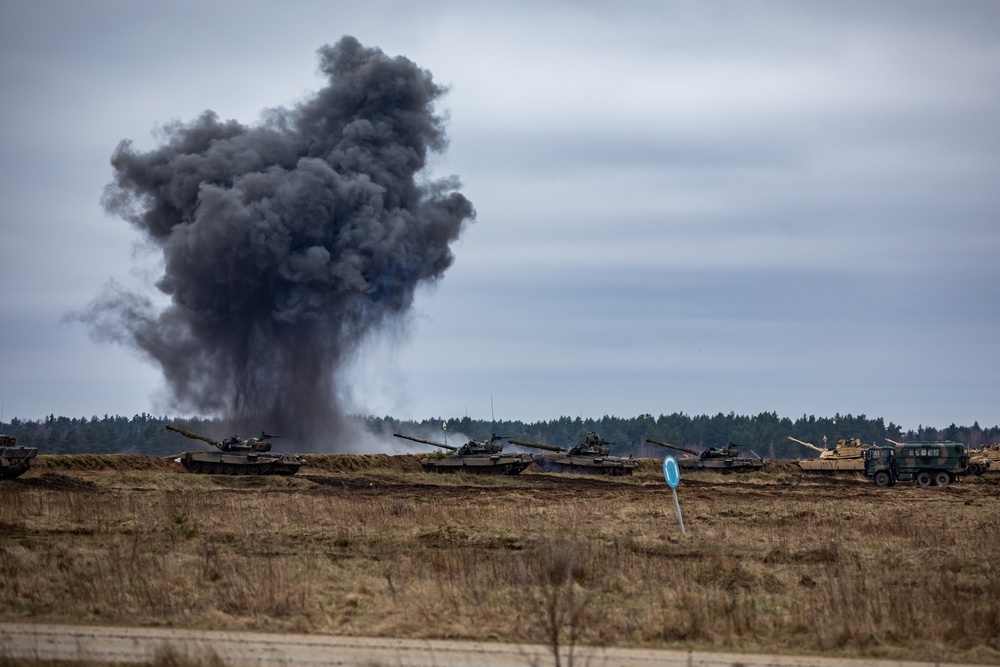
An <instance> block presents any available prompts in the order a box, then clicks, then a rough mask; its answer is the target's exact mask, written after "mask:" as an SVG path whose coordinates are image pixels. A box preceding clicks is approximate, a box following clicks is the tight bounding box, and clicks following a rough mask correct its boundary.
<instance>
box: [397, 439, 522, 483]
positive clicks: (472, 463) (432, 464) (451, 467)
mask: <svg viewBox="0 0 1000 667" xmlns="http://www.w3.org/2000/svg"><path fill="white" fill-rule="evenodd" d="M393 435H394V436H396V437H397V438H403V439H404V440H412V441H413V442H419V443H421V444H424V445H430V446H431V447H439V448H441V449H448V450H451V452H452V453H451V454H445V455H444V456H426V457H424V458H422V459H420V465H421V467H423V469H424V470H426V471H427V472H464V473H470V474H473V475H517V474H519V473H521V472H522V471H523V470H524V469H525V468H527V467H528V466H530V465H531V464H532V463H534V461H535V459H534V457H533V456H531V455H530V454H510V453H504V451H503V443H502V442H500V440H503V438H502V437H500V436H496V435H494V436H493V437H491V438H490V439H489V440H488V441H479V440H469V441H468V442H467V443H465V444H464V445H461V446H460V447H456V446H454V445H446V444H444V443H441V442H434V441H432V440H424V439H423V438H415V437H413V436H412V435H403V434H402V433H393Z"/></svg>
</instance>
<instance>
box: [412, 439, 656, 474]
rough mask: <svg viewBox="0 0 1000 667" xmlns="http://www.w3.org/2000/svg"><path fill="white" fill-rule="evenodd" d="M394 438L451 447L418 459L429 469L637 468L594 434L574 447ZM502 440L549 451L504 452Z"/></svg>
mask: <svg viewBox="0 0 1000 667" xmlns="http://www.w3.org/2000/svg"><path fill="white" fill-rule="evenodd" d="M393 435H395V436H396V437H397V438H403V439H405V440H411V441H413V442H419V443H421V444H425V445H430V446H432V447H440V448H442V449H447V450H450V451H451V452H452V453H451V454H443V455H433V454H432V455H429V456H426V457H424V458H422V459H421V460H420V465H421V466H422V467H423V469H424V470H426V471H428V472H469V473H476V474H486V475H517V474H519V473H521V472H522V471H524V470H525V469H526V468H527V467H528V466H530V465H531V464H532V463H534V464H537V465H538V467H540V468H541V469H542V470H544V471H546V472H568V473H576V474H583V475H612V476H619V475H631V474H632V471H633V470H635V469H636V468H638V467H639V462H638V461H636V460H635V458H634V457H632V456H631V455H629V456H627V457H623V456H612V455H611V446H612V444H613V443H609V442H606V441H605V440H604V439H603V438H601V437H600V436H598V435H597V434H596V433H589V434H587V437H586V439H585V440H584V442H583V443H581V444H579V445H574V446H573V447H556V446H554V445H543V444H541V443H537V442H526V441H524V440H512V439H510V438H508V437H505V436H497V435H494V436H493V437H491V438H490V440H489V441H488V442H487V441H476V440H470V441H469V442H467V443H466V444H464V445H462V446H461V447H455V446H453V445H448V444H445V443H441V442H434V441H432V440H425V439H423V438H417V437H414V436H411V435H404V434H402V433H394V434H393ZM501 440H507V441H508V442H509V443H510V444H512V445H517V446H519V447H528V448H531V449H540V450H544V451H546V452H549V453H548V454H537V455H536V454H523V453H519V452H504V451H503V443H502V442H501Z"/></svg>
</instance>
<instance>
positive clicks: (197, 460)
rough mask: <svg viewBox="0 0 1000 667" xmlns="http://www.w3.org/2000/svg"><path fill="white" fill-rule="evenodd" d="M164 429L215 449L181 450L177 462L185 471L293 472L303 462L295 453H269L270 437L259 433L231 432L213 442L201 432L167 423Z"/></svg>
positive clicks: (230, 472)
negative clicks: (241, 434)
mask: <svg viewBox="0 0 1000 667" xmlns="http://www.w3.org/2000/svg"><path fill="white" fill-rule="evenodd" d="M166 428H167V430H168V431H174V432H175V433H180V434H181V435H183V436H184V437H186V438H191V439H192V440H201V441H202V442H207V443H208V444H210V445H212V446H213V447H216V448H218V449H219V451H218V452H184V453H183V454H181V455H180V458H179V459H178V461H179V462H180V464H181V465H182V466H184V469H185V470H187V471H188V472H193V473H199V474H202V475H294V474H295V473H297V472H298V471H299V468H301V467H302V466H304V465H306V460H305V459H304V458H302V457H301V456H297V455H295V454H286V453H283V452H271V443H270V442H267V441H268V440H270V439H271V438H273V437H276V436H273V435H268V434H267V433H263V432H262V433H261V434H260V437H259V438H241V437H239V436H238V435H234V436H233V437H231V438H226V439H225V440H222V441H216V440H213V439H212V438H209V437H207V436H204V435H199V434H197V433H192V432H191V431H188V430H186V429H183V428H180V427H177V426H174V425H172V424H167V425H166Z"/></svg>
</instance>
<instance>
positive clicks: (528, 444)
mask: <svg viewBox="0 0 1000 667" xmlns="http://www.w3.org/2000/svg"><path fill="white" fill-rule="evenodd" d="M509 442H510V444H512V445H519V446H521V447H533V448H534V449H544V450H545V451H547V452H562V451H566V450H564V449H563V448H562V447H556V446H555V445H542V444H539V443H537V442H525V441H524V440H510V441H509Z"/></svg>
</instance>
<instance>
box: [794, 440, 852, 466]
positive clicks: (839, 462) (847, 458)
mask: <svg viewBox="0 0 1000 667" xmlns="http://www.w3.org/2000/svg"><path fill="white" fill-rule="evenodd" d="M788 439H789V440H791V441H792V442H794V443H797V444H800V445H802V446H803V447H808V448H809V449H811V450H813V451H816V452H819V457H818V458H814V459H800V460H799V462H798V463H799V468H801V469H802V470H804V471H805V472H820V473H837V472H864V470H865V459H864V452H865V450H866V449H868V447H869V446H868V445H862V444H861V441H860V440H858V439H857V438H853V439H851V440H839V441H838V442H837V445H836V446H835V447H834V448H833V449H826V447H825V445H826V437H825V436H824V438H823V444H824V447H817V446H816V445H813V444H810V443H808V442H803V441H802V440H798V439H796V438H793V437H792V436H788Z"/></svg>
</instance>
